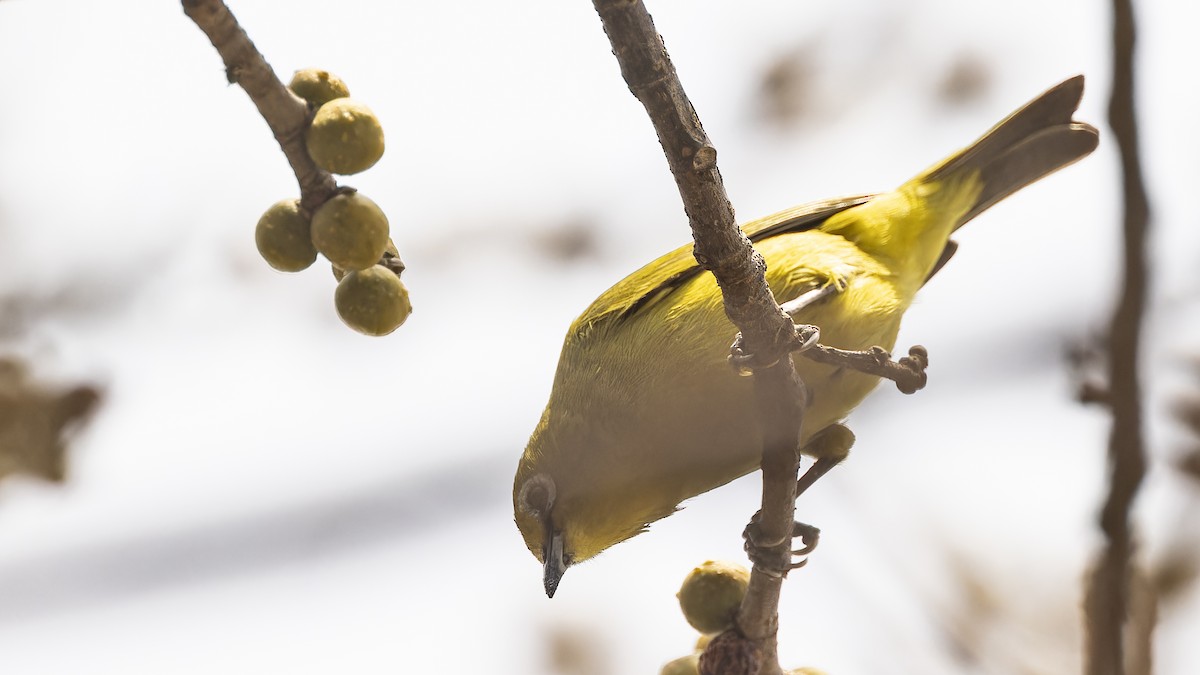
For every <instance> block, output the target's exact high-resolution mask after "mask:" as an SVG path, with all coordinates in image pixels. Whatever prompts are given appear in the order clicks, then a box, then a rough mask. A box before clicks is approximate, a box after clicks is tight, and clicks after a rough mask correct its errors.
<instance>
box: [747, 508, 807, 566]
mask: <svg viewBox="0 0 1200 675" xmlns="http://www.w3.org/2000/svg"><path fill="white" fill-rule="evenodd" d="M759 515H760V514H759V513H755V514H754V517H753V518H751V519H750V523H749V524H748V525H746V529H745V530H743V531H742V539H744V540H745V543H744V544H743V549H744V550H745V551H746V556H747V557H748V558H750V562H751V563H752V564H753V565H754V567H755V568H757V569H759V570H761V571H762V572H764V573H766V574H767V575H769V576H772V577H775V578H777V579H778V578H783V577H786V576H787V574H788V572H790V571H792V570H795V569H800V568H801V567H804V566H805V565H807V564H808V557H807V556H808V554H810V553H812V552H813V551H814V550H816V548H817V543H818V542H819V541H820V539H821V530H820V529H818V528H816V527H813V526H812V525H809V524H807V523H801V522H799V521H796V522H793V523H792V535H791V538H799V539H800V542H801V543H802V544H803V546H801V547H800V548H798V549H794V550H792V551H790V554H789V555H786V556H782V555H780V553H781V552H780V551H779V549H780V547H782V546H783V545H784V543H785V542H786V541H787V539H782V540H779V541H774V542H771V541H763V533H762V530H761V528H760V527H759V523H758V520H759ZM781 558H782V560H781ZM797 558H799V560H797Z"/></svg>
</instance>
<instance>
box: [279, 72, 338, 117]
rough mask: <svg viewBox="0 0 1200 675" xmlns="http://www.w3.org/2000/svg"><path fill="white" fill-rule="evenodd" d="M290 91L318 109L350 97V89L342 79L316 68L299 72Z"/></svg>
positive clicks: (289, 86) (289, 87)
mask: <svg viewBox="0 0 1200 675" xmlns="http://www.w3.org/2000/svg"><path fill="white" fill-rule="evenodd" d="M288 89H291V90H292V93H293V94H295V95H297V96H299V97H300V98H302V99H304V100H305V101H308V102H309V103H311V104H312V105H314V106H316V107H318V108H319V107H321V106H322V105H324V104H325V103H328V102H329V101H332V100H333V99H335V98H346V97H347V96H349V95H350V89H349V87H347V86H346V83H345V82H342V78H340V77H338V76H337V75H333V74H331V73H330V72H329V71H327V70H318V69H316V68H305V69H304V70H297V71H296V74H295V75H293V76H292V83H291V84H289V85H288Z"/></svg>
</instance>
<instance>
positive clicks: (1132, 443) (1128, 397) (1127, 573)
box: [1086, 0, 1151, 675]
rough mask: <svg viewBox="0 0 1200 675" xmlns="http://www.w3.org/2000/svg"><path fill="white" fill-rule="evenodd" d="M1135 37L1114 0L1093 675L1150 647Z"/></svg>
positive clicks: (1142, 215) (1109, 671) (1109, 672)
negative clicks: (1114, 179)
mask: <svg viewBox="0 0 1200 675" xmlns="http://www.w3.org/2000/svg"><path fill="white" fill-rule="evenodd" d="M1134 36H1135V28H1134V17H1133V6H1132V0H1113V89H1112V96H1111V98H1110V99H1109V109H1108V114H1109V125H1110V126H1111V127H1112V131H1113V136H1114V137H1115V138H1116V140H1117V147H1118V150H1119V152H1120V158H1121V171H1122V181H1123V191H1122V193H1123V195H1124V197H1123V199H1124V235H1125V236H1124V239H1125V241H1124V279H1123V284H1122V286H1121V295H1120V298H1119V299H1118V302H1117V307H1116V311H1115V312H1114V313H1113V319H1112V324H1111V327H1110V329H1109V332H1108V344H1109V348H1108V382H1107V385H1108V386H1107V392H1108V397H1107V401H1106V403H1107V404H1108V406H1109V407H1110V409H1111V410H1112V416H1113V425H1112V431H1111V435H1110V436H1109V447H1108V463H1109V493H1108V497H1107V498H1106V500H1105V503H1104V508H1103V511H1102V512H1101V516H1100V527H1101V529H1102V530H1103V532H1104V537H1105V543H1104V550H1103V551H1102V552H1101V555H1100V558H1099V560H1098V561H1097V562H1096V563H1095V567H1094V569H1093V570H1092V575H1091V579H1090V580H1089V584H1088V589H1087V601H1086V612H1087V636H1088V637H1087V654H1086V663H1087V667H1086V671H1087V673H1088V674H1089V675H1123V674H1124V673H1125V672H1126V668H1127V665H1129V664H1127V662H1126V655H1127V653H1128V654H1130V655H1148V654H1149V648H1148V646H1146V645H1138V646H1136V647H1134V648H1132V649H1126V639H1127V638H1137V639H1142V640H1146V639H1149V635H1150V633H1151V630H1150V629H1148V628H1146V627H1145V626H1141V627H1138V630H1136V631H1133V630H1130V631H1126V628H1127V626H1131V624H1130V623H1129V617H1130V612H1131V607H1132V602H1131V598H1130V592H1131V584H1132V572H1131V568H1132V561H1133V553H1134V546H1135V542H1134V539H1133V533H1132V531H1131V530H1132V527H1131V524H1130V520H1129V514H1130V509H1131V508H1132V505H1133V500H1134V497H1135V496H1136V495H1137V491H1138V488H1139V487H1140V486H1141V483H1142V478H1143V476H1144V475H1145V472H1146V452H1145V448H1144V446H1143V440H1142V407H1141V383H1140V381H1139V377H1138V369H1137V365H1138V354H1139V348H1138V347H1139V343H1140V340H1141V327H1142V315H1143V313H1144V306H1145V298H1146V285H1147V281H1146V277H1147V270H1146V234H1147V230H1148V225H1149V205H1148V202H1147V198H1146V190H1145V186H1144V183H1143V180H1142V169H1141V165H1140V160H1139V157H1138V137H1137V122H1136V116H1135V112H1134V77H1133V47H1134ZM1143 616H1144V615H1143ZM1135 632H1136V635H1134V633H1135ZM1146 658H1148V657H1146Z"/></svg>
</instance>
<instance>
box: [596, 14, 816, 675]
mask: <svg viewBox="0 0 1200 675" xmlns="http://www.w3.org/2000/svg"><path fill="white" fill-rule="evenodd" d="M592 1H593V4H594V5H595V8H596V11H597V13H598V14H599V15H600V19H601V21H602V23H603V24H604V31H605V33H606V34H607V35H608V38H609V41H610V42H611V43H612V48H613V54H614V55H615V56H616V57H617V61H618V62H619V63H620V66H621V74H622V76H624V78H625V82H626V83H627V84H628V85H629V89H630V91H631V92H632V93H633V95H634V96H635V97H637V99H638V100H639V101H641V103H642V105H643V106H645V108H646V113H647V114H648V115H649V116H650V120H651V122H652V123H653V124H654V128H655V131H656V132H657V133H658V140H659V143H660V144H661V145H662V147H663V152H664V153H665V154H666V157H667V163H668V164H669V165H670V168H671V174H672V175H673V176H674V177H675V183H676V186H677V187H678V188H679V194H680V196H681V197H682V199H683V205H684V211H685V213H686V214H687V216H688V222H689V224H690V225H691V228H692V236H693V238H694V240H695V243H696V244H695V249H694V252H695V256H696V260H697V261H698V262H699V263H700V264H701V265H702V266H703V267H704V268H705V269H708V270H710V271H711V272H712V273H713V275H714V276H715V277H716V280H717V284H718V285H719V286H720V288H721V293H722V297H723V298H724V302H725V313H726V314H727V315H728V316H729V318H730V320H731V321H733V323H734V324H735V325H736V326H737V327H738V329H739V330H740V331H741V333H742V337H743V340H744V345H745V346H746V349H747V351H749V352H753V353H754V354H755V355H756V357H758V361H759V362H762V363H773V364H774V365H773V366H771V367H766V368H760V369H757V370H756V371H755V377H754V390H755V398H756V402H757V409H758V412H759V419H760V422H761V425H760V426H761V428H762V430H763V459H762V474H763V503H762V513H761V516H760V520H759V525H760V531H761V533H762V535H763V539H764V540H765V541H771V542H781V543H780V544H779V545H778V546H776V547H774V548H773V549H771V557H772V558H774V560H771V561H769V562H772V563H777V564H776V565H775V566H776V569H786V566H787V564H788V563H789V562H790V553H789V551H790V549H791V533H792V521H793V512H794V510H795V495H796V473H797V471H798V468H799V457H798V454H797V452H796V450H797V447H798V446H799V438H800V420H801V414H802V410H803V402H804V400H803V397H804V394H803V386H802V385H801V383H800V381H799V379H798V378H797V376H796V373H795V370H794V369H793V367H792V360H791V356H790V354H789V350H790V348H791V346H792V345H793V343H794V341H795V327H794V326H793V324H792V321H791V318H790V317H788V316H787V315H786V314H785V313H784V312H783V311H782V310H781V309H780V308H779V305H778V304H777V303H776V302H775V298H774V297H773V296H772V295H771V291H770V288H768V287H767V282H766V276H765V271H766V263H765V262H764V261H763V259H762V256H761V255H759V254H758V252H757V251H755V250H754V247H753V246H752V245H751V244H750V240H749V239H747V238H746V236H745V235H744V234H743V233H742V231H741V230H740V229H739V228H738V227H737V223H736V222H735V220H734V214H733V207H732V206H731V205H730V203H729V198H728V197H727V196H726V194H725V186H724V183H723V182H722V180H721V174H720V172H719V171H718V170H717V151H716V149H715V148H714V147H713V145H712V143H711V142H710V141H709V139H708V136H707V135H706V134H705V133H704V129H703V128H702V127H701V125H700V119H699V117H698V116H697V114H696V111H695V109H694V108H693V107H692V104H691V101H689V100H688V97H687V95H686V94H685V93H684V91H683V86H682V84H680V82H679V77H678V75H677V74H676V72H675V67H674V65H672V63H671V59H670V57H669V56H668V54H667V50H666V48H665V47H664V46H663V43H662V39H661V38H660V37H659V35H658V32H657V30H656V29H655V28H654V22H653V20H652V19H651V18H650V13H649V12H648V11H647V10H646V7H645V5H644V4H643V3H642V2H641V0H592ZM781 585H782V579H780V578H779V577H778V576H772V575H769V574H766V573H765V572H764V571H763V570H761V569H759V568H758V566H755V568H754V571H753V572H752V574H751V578H750V589H749V591H748V593H747V597H746V602H745V603H744V604H743V610H742V614H741V616H740V617H739V628H740V630H741V632H742V634H743V635H744V636H745V637H746V638H748V639H750V640H751V641H753V643H754V648H756V650H757V651H758V652H759V653H760V655H761V656H762V659H763V665H762V669H761V670H757V669H755V671H747V672H746V673H745V675H753V672H761V673H763V675H772V674H778V673H779V672H780V668H779V663H778V657H777V654H776V641H775V632H776V626H777V624H778V618H777V609H778V604H779V591H780V588H781ZM728 675H738V674H736V673H729V674H728Z"/></svg>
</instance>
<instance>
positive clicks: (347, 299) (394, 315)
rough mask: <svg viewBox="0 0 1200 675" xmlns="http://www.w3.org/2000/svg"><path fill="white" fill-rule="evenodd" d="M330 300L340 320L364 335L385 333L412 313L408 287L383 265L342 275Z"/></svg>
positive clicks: (397, 325) (395, 327)
mask: <svg viewBox="0 0 1200 675" xmlns="http://www.w3.org/2000/svg"><path fill="white" fill-rule="evenodd" d="M333 300H334V304H335V305H336V306H337V312H338V316H340V317H342V321H344V322H346V325H347V326H350V327H351V328H353V329H354V330H356V331H358V332H360V333H364V334H366V335H387V334H388V333H390V332H392V331H394V330H396V329H397V328H399V327H400V324H402V323H404V321H405V319H407V318H408V315H409V314H412V303H411V302H409V299H408V289H407V288H405V287H404V284H403V283H401V281H400V277H397V276H396V275H395V274H392V271H391V270H389V269H388V268H386V267H384V266H383V265H376V266H374V267H372V268H370V269H366V270H360V271H357V272H350V273H349V274H347V275H346V276H344V277H342V280H341V281H340V282H338V286H337V290H336V291H335V292H334V294H333Z"/></svg>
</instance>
